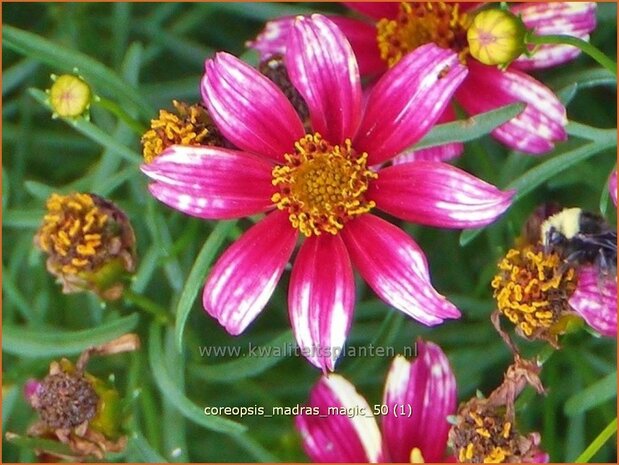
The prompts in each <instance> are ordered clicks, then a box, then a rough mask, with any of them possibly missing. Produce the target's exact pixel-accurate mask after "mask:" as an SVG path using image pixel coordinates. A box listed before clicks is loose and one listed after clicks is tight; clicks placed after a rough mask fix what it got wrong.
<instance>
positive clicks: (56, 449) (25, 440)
mask: <svg viewBox="0 0 619 465" xmlns="http://www.w3.org/2000/svg"><path fill="white" fill-rule="evenodd" d="M5 437H6V440H7V441H8V442H10V443H11V444H15V445H16V446H17V447H22V448H25V449H30V450H35V449H38V450H45V451H48V452H52V453H55V454H60V455H68V456H71V455H72V454H73V452H72V451H71V448H70V447H69V446H68V445H67V444H63V443H62V442H60V441H53V440H51V439H41V438H30V437H27V436H19V435H17V434H13V433H7V434H6V435H5Z"/></svg>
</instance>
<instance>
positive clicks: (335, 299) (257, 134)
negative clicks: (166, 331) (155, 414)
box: [142, 15, 513, 370]
mask: <svg viewBox="0 0 619 465" xmlns="http://www.w3.org/2000/svg"><path fill="white" fill-rule="evenodd" d="M285 62H286V66H287V69H288V73H289V76H290V80H291V82H292V84H293V85H294V86H295V87H296V89H297V90H298V91H299V92H300V94H301V95H302V97H303V98H304V100H305V101H306V102H307V106H308V108H309V112H310V117H311V125H312V132H310V133H309V134H306V133H305V131H304V129H303V125H302V123H301V121H300V119H299V117H298V115H297V114H296V112H295V110H294V109H293V107H292V105H291V104H290V102H289V101H288V100H287V99H286V97H285V96H284V94H283V93H282V92H281V91H280V90H279V89H278V88H277V87H276V86H275V85H274V84H273V83H272V82H271V81H269V80H268V79H267V78H265V77H264V76H262V75H261V74H260V73H258V72H257V71H256V70H255V69H253V68H251V67H250V66H248V65H247V64H245V63H243V62H242V61H240V60H238V59H237V58H235V57H233V56H231V55H229V54H227V53H218V54H217V55H216V56H215V58H213V59H210V60H208V61H207V62H206V73H205V76H204V78H203V81H202V93H203V96H204V102H205V104H206V106H207V107H208V110H209V112H210V114H211V116H212V118H213V120H214V122H215V123H216V124H217V126H218V127H219V129H220V131H221V132H222V134H223V135H224V136H225V137H226V138H227V139H228V140H229V141H230V142H231V143H232V144H234V146H235V147H237V148H238V150H230V149H225V148H221V147H182V146H174V147H172V148H170V149H168V150H167V151H166V152H164V153H163V154H162V155H160V156H159V157H157V158H156V159H155V160H154V161H153V162H152V163H150V164H148V165H144V166H143V167H142V170H143V171H144V173H146V174H147V175H148V176H149V177H150V178H151V179H152V180H153V181H154V182H153V184H151V186H150V191H151V193H152V194H153V195H154V196H155V197H156V198H158V199H159V200H161V201H162V202H164V203H166V204H168V205H170V206H171V207H173V208H176V209H178V210H180V211H182V212H185V213H187V214H190V215H193V216H197V217H201V218H207V219H225V218H240V217H245V216H249V215H255V214H258V213H262V212H268V213H267V215H266V217H265V218H264V219H261V220H260V221H259V222H258V223H257V224H256V225H254V226H253V227H251V228H250V229H249V230H248V231H247V232H246V233H245V234H243V236H242V237H241V238H239V239H238V240H237V241H236V243H234V244H233V245H232V246H231V247H230V248H229V249H228V250H227V251H226V252H225V253H224V254H223V255H222V256H221V258H220V259H219V260H218V262H217V263H216V264H215V266H214V267H213V269H212V271H211V273H210V275H209V277H208V278H207V281H206V285H205V288H204V297H203V304H204V308H205V309H206V311H207V312H208V313H209V314H210V315H212V316H213V317H215V318H217V320H218V321H219V322H220V323H221V324H222V325H223V326H224V327H225V328H226V330H227V331H228V332H229V333H230V334H233V335H237V334H239V333H241V332H243V331H244V330H245V328H246V327H247V326H248V325H249V324H250V323H251V322H252V321H253V320H254V319H255V318H256V317H257V315H258V314H259V313H260V312H261V311H262V310H263V309H264V307H265V306H266V304H267V302H268V300H269V298H270V296H271V294H272V293H273V291H274V289H275V287H276V284H277V282H278V280H279V278H280V277H281V275H282V273H283V271H284V268H285V266H286V264H287V263H288V261H289V260H290V257H291V255H292V253H293V250H294V248H295V245H296V243H297V239H298V236H299V232H300V233H301V235H302V236H304V237H305V240H304V241H303V243H302V245H301V247H300V250H299V252H298V255H297V257H296V260H295V263H294V266H293V268H292V274H291V278H290V289H289V293H288V305H289V315H290V320H291V323H292V327H293V330H294V333H295V336H296V340H297V342H298V344H299V346H300V347H301V348H302V349H303V352H304V354H306V355H307V357H308V359H309V360H310V362H311V363H313V364H314V365H316V366H317V367H320V368H322V369H323V370H333V368H334V364H335V359H336V358H337V354H338V353H339V350H337V349H339V348H340V347H341V346H342V345H343V344H344V341H345V339H346V335H347V333H348V330H349V327H350V324H351V321H352V314H353V309H354V302H355V286H354V279H353V271H352V265H354V266H355V267H356V268H357V269H358V270H359V272H360V274H361V276H362V277H363V278H364V279H365V281H366V282H367V283H368V284H369V286H370V287H371V288H372V289H373V290H374V291H375V292H376V294H378V296H379V297H380V298H381V299H383V300H384V301H385V302H387V303H388V304H389V305H391V306H393V307H395V308H397V309H399V310H401V311H403V312H404V313H406V314H407V315H409V316H411V317H412V318H414V319H416V320H417V321H419V322H421V323H423V324H425V325H437V324H440V323H442V322H443V320H445V319H447V318H458V317H459V316H460V312H459V311H458V309H457V308H456V307H455V306H454V305H453V304H452V303H450V302H449V301H447V299H445V297H443V296H442V295H440V294H439V293H438V292H437V291H436V290H435V289H434V288H433V287H432V285H431V283H430V275H429V271H428V265H427V262H426V259H425V256H424V254H423V252H422V251H421V249H420V248H419V247H418V246H417V244H416V243H415V242H414V241H413V240H412V239H411V238H410V237H409V236H408V235H407V234H406V233H404V232H403V231H402V230H401V229H399V228H397V227H396V226H394V225H392V224H390V223H388V222H387V221H385V220H384V219H382V218H380V217H378V216H376V215H374V214H372V213H370V212H371V210H373V209H374V208H377V209H381V210H383V211H385V212H387V213H389V214H390V215H393V216H395V217H398V218H401V219H404V220H407V221H414V222H417V223H421V224H426V225H432V226H439V227H446V228H470V227H477V226H482V225H486V224H488V223H491V222H492V221H494V219H495V218H496V217H497V216H498V215H500V214H501V213H502V212H503V211H505V209H507V208H508V206H509V205H510V201H511V198H512V195H513V192H501V191H499V190H498V189H497V188H496V187H494V186H492V185H489V184H487V183H485V182H483V181H481V180H479V179H477V178H475V177H473V176H472V175H470V174H467V173H465V172H463V171H461V170H459V169H457V168H455V167H452V166H449V165H447V164H443V163H439V162H430V161H425V162H414V163H407V164H401V165H397V166H392V167H387V168H383V169H380V170H379V169H378V168H375V167H377V166H380V165H381V164H383V162H385V161H387V160H389V159H391V158H393V157H394V156H395V155H397V154H398V153H399V152H401V151H402V150H404V149H405V148H407V147H409V146H411V145H412V144H414V143H415V142H416V141H418V140H419V139H420V138H421V137H422V136H423V135H424V134H426V133H427V132H428V130H429V129H430V128H431V127H432V125H433V124H434V123H435V122H436V120H437V118H438V117H439V115H440V114H441V113H442V112H443V109H444V108H445V106H446V105H447V102H448V101H449V100H450V98H451V96H452V94H453V92H454V90H455V88H456V87H457V86H458V84H459V83H460V82H461V81H462V79H464V77H465V76H466V72H467V71H466V68H465V67H464V66H463V65H462V64H461V63H460V62H459V61H458V58H457V55H456V54H455V53H454V52H452V51H451V50H445V49H441V48H439V47H436V46H434V45H432V44H429V45H427V46H424V47H420V48H419V49H418V50H417V51H415V53H412V54H410V55H409V56H407V57H406V58H405V59H403V60H401V62H400V63H398V65H397V66H394V67H393V68H392V69H390V70H389V72H387V73H386V74H385V75H384V76H383V78H382V79H380V81H378V82H377V84H376V85H375V87H374V89H373V90H372V92H371V94H370V95H369V96H368V97H367V100H366V101H365V104H364V103H363V100H362V93H361V84H360V76H359V72H358V68H357V62H356V60H355V56H354V54H353V51H352V48H351V46H350V44H349V43H348V41H347V40H346V38H345V37H344V35H343V34H342V33H341V31H340V30H339V29H338V28H337V27H336V26H335V25H334V24H333V23H332V22H331V21H329V20H328V19H326V18H325V17H323V16H320V15H313V16H312V17H299V18H297V20H296V21H295V22H294V25H293V26H292V29H291V33H290V43H289V46H288V47H287V50H286V53H285Z"/></svg>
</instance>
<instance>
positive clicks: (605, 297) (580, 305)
mask: <svg viewBox="0 0 619 465" xmlns="http://www.w3.org/2000/svg"><path fill="white" fill-rule="evenodd" d="M569 304H570V306H571V307H572V308H573V309H574V311H575V312H576V313H578V314H579V315H580V316H581V317H582V318H583V320H585V321H586V322H587V324H588V325H589V326H591V327H592V328H593V329H595V330H596V331H597V332H598V333H600V334H601V335H602V336H607V337H617V277H616V276H603V275H602V276H601V275H600V270H599V269H598V268H597V267H596V266H585V267H583V268H581V269H579V270H578V284H577V286H576V290H575V291H574V293H573V294H572V296H571V297H570V299H569Z"/></svg>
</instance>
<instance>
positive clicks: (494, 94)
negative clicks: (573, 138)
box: [456, 60, 567, 155]
mask: <svg viewBox="0 0 619 465" xmlns="http://www.w3.org/2000/svg"><path fill="white" fill-rule="evenodd" d="M469 70H470V72H469V75H468V78H467V79H466V81H465V82H464V84H463V85H462V86H461V87H460V89H459V90H458V93H457V96H456V97H457V99H458V102H459V103H461V104H462V106H463V107H464V108H465V110H466V111H467V112H468V113H470V114H471V115H477V114H479V113H484V112H486V111H490V110H494V109H496V108H499V107H501V106H503V105H508V104H510V103H515V102H524V103H526V104H527V106H526V108H525V109H524V110H523V111H522V112H521V113H520V114H519V115H518V116H516V117H515V118H513V119H511V120H510V121H508V122H507V123H505V124H503V125H501V126H499V127H498V128H497V129H495V130H494V131H492V135H494V137H496V138H497V139H499V140H500V141H501V142H503V143H504V144H505V145H507V146H508V147H511V148H512V149H515V150H521V151H523V152H526V153H530V154H534V155H538V154H543V153H545V152H548V151H549V150H551V149H552V148H553V147H554V143H555V142H556V141H561V140H565V139H566V138H567V134H566V132H565V125H566V124H567V117H566V114H565V107H564V106H563V105H562V104H561V102H560V101H559V99H557V97H556V96H555V95H554V94H553V93H552V91H551V90H550V89H548V88H547V87H546V86H544V85H543V84H541V83H540V82H538V81H536V80H535V79H533V78H532V77H531V76H528V75H526V74H524V73H522V72H520V71H517V70H514V69H510V70H507V71H501V70H499V69H497V68H495V67H492V66H486V65H482V64H480V63H476V62H474V61H473V60H470V61H469ZM479 89H483V90H484V91H483V92H480V91H479Z"/></svg>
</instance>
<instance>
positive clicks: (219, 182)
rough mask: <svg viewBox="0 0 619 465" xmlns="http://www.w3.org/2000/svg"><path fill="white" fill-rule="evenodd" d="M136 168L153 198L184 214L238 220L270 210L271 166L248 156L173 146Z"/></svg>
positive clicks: (239, 153) (227, 151) (272, 189)
mask: <svg viewBox="0 0 619 465" xmlns="http://www.w3.org/2000/svg"><path fill="white" fill-rule="evenodd" d="M141 170H142V171H143V172H144V173H145V174H146V175H147V176H148V177H149V178H151V179H152V180H154V181H155V182H154V183H153V184H151V185H150V186H149V190H150V192H151V193H152V194H153V196H154V197H155V198H157V199H158V200H160V201H161V202H163V203H165V204H166V205H168V206H170V207H172V208H175V209H177V210H180V211H182V212H183V213H187V214H188V215H192V216H197V217H199V218H206V219H226V218H241V217H244V216H250V215H255V214H257V213H261V212H264V211H266V210H268V209H269V208H272V207H273V202H272V201H271V196H272V195H273V193H274V192H275V189H274V187H273V185H272V183H271V179H272V176H271V170H272V164H271V163H270V162H269V161H267V160H266V159H264V158H260V157H257V156H255V155H251V154H249V153H244V152H239V151H235V150H228V149H223V148H218V147H193V146H180V145H175V146H173V147H171V148H169V149H168V150H166V151H165V152H164V153H162V154H161V155H160V156H158V157H157V158H155V159H154V160H153V162H152V163H150V164H147V165H142V166H141Z"/></svg>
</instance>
